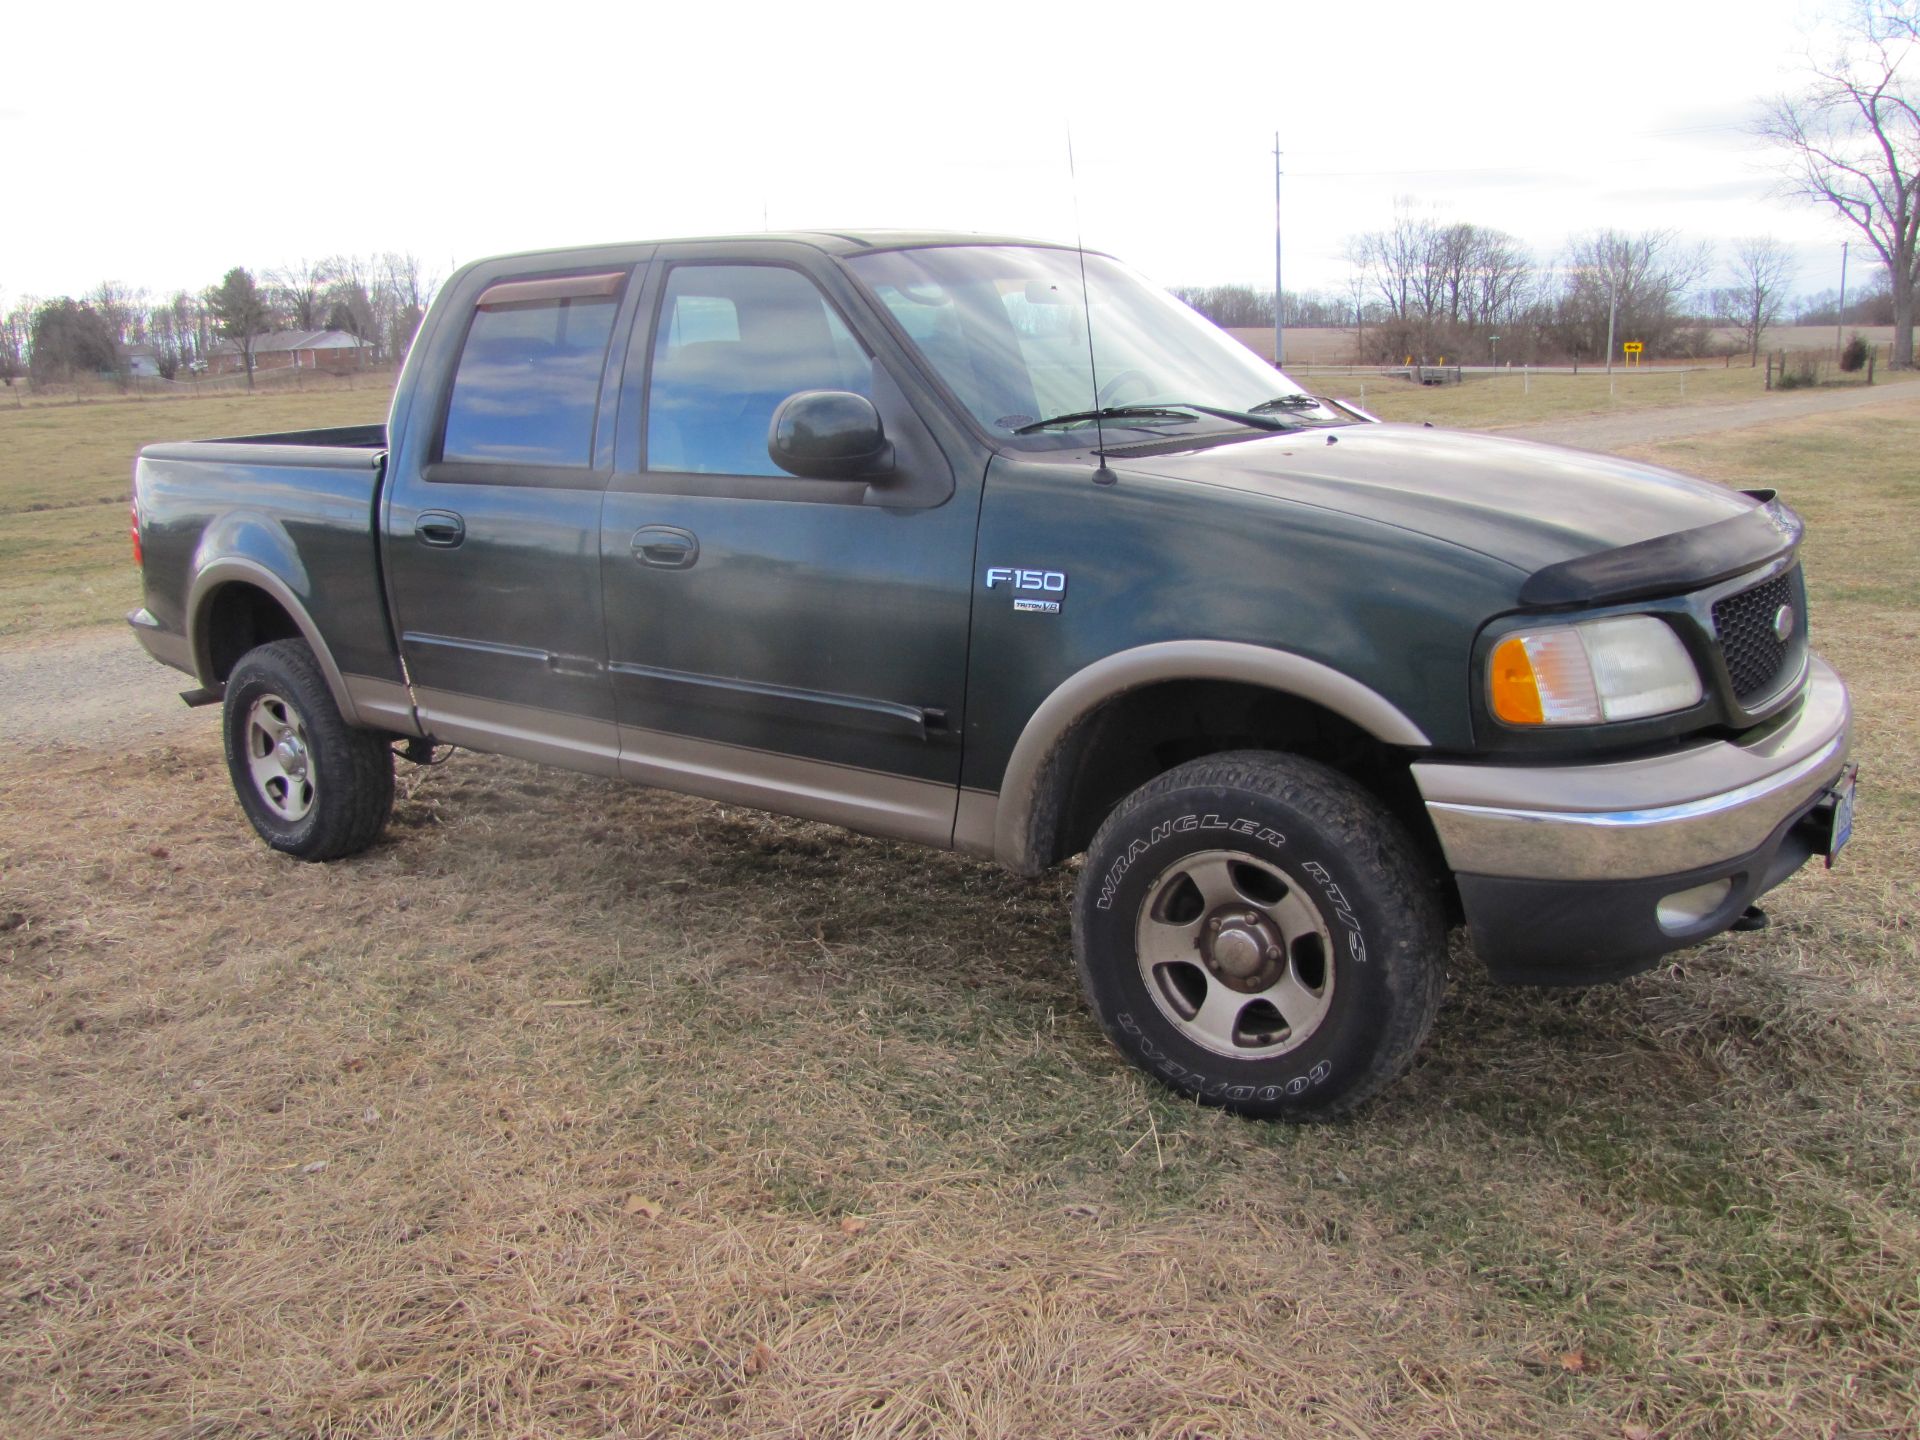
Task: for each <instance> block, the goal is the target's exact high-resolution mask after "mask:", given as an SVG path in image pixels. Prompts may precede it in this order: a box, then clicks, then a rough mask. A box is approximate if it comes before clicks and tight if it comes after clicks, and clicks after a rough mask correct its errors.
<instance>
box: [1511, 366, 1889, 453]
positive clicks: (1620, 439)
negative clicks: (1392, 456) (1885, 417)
mask: <svg viewBox="0 0 1920 1440" xmlns="http://www.w3.org/2000/svg"><path fill="white" fill-rule="evenodd" d="M1916 394H1920V390H1917V389H1915V388H1914V386H1913V384H1912V383H1911V382H1904V383H1895V384H1891V385H1874V386H1871V387H1865V386H1863V387H1862V388H1861V389H1858V390H1804V391H1794V390H1789V391H1785V392H1779V393H1775V394H1772V395H1769V396H1767V397H1766V398H1765V399H1763V400H1745V401H1742V402H1740V403H1739V404H1737V405H1698V406H1684V405H1683V406H1679V407H1677V408H1675V409H1672V410H1633V411H1629V412H1628V413H1627V414H1625V415H1589V416H1586V417H1585V418H1583V419H1579V420H1544V421H1541V422H1540V423H1538V424H1535V425H1508V426H1502V427H1501V428H1500V429H1499V430H1497V431H1496V432H1495V433H1497V434H1500V435H1513V436H1516V437H1518V438H1519V439H1522V440H1544V441H1546V442H1547V443H1548V444H1550V445H1572V446H1574V447H1576V448H1578V449H1581V450H1625V449H1627V448H1628V447H1629V446H1633V445H1651V444H1654V443H1656V442H1658V441H1661V440H1679V439H1683V438H1685V437H1687V436H1689V435H1706V434H1709V433H1711V432H1713V431H1716V430H1740V429H1744V428H1745V427H1746V426H1748V425H1765V424H1769V423H1771V422H1772V421H1775V420H1793V419H1798V418H1800V417H1801V416H1803V415H1824V414H1826V413H1827V412H1829V411H1832V410H1863V409H1869V408H1871V407H1873V406H1876V405H1889V404H1894V403H1897V402H1899V401H1902V400H1907V399H1910V398H1912V397H1913V396H1914V395H1916Z"/></svg>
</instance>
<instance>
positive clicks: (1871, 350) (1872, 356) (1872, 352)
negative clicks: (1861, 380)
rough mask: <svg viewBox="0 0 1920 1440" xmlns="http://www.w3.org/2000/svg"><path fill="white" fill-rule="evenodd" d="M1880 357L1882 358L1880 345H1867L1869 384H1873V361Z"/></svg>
mask: <svg viewBox="0 0 1920 1440" xmlns="http://www.w3.org/2000/svg"><path fill="white" fill-rule="evenodd" d="M1879 358H1880V347H1879V346H1878V345H1870V346H1868V347H1867V384H1869V385H1871V384H1873V362H1874V361H1875V360H1877V359H1879Z"/></svg>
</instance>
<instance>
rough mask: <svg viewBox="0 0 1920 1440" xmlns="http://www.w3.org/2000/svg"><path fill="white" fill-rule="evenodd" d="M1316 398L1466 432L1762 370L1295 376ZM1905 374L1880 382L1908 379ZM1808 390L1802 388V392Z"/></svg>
mask: <svg viewBox="0 0 1920 1440" xmlns="http://www.w3.org/2000/svg"><path fill="white" fill-rule="evenodd" d="M1296 378H1297V379H1298V380H1299V382H1300V384H1301V385H1303V386H1305V387H1306V388H1307V389H1308V390H1310V391H1312V392H1313V393H1315V394H1317V395H1334V396H1338V397H1339V398H1342V399H1349V400H1356V401H1359V402H1360V403H1361V404H1362V405H1364V406H1365V407H1366V408H1367V409H1368V410H1370V411H1372V412H1373V413H1374V414H1376V415H1378V416H1380V417H1381V418H1382V419H1383V420H1406V421H1412V422H1416V423H1417V422H1420V421H1431V422H1432V423H1433V424H1435V425H1451V426H1456V427H1459V428H1463V429H1469V430H1477V429H1493V428H1497V427H1504V426H1510V425H1526V424H1530V423H1534V422H1537V421H1544V420H1566V419H1572V418H1574V417H1576V416H1583V415H1613V414H1624V413H1627V412H1629V411H1635V410H1654V409H1659V410H1666V409H1673V408H1676V407H1681V406H1701V405H1733V404H1738V403H1740V402H1741V401H1746V400H1759V399H1762V398H1763V397H1764V396H1765V395H1766V389H1765V379H1766V375H1765V372H1764V371H1761V370H1748V369H1745V368H1737V369H1732V370H1715V369H1709V370H1693V371H1687V370H1655V369H1646V370H1639V371H1626V370H1616V371H1615V372H1614V374H1613V375H1612V376H1608V375H1607V374H1606V373H1605V372H1596V373H1589V372H1588V371H1585V370H1583V371H1581V372H1580V373H1579V374H1578V375H1526V374H1523V373H1522V372H1520V371H1517V370H1516V371H1514V372H1512V373H1511V374H1500V375H1473V376H1469V377H1468V378H1467V379H1466V380H1465V381H1464V382H1463V383H1461V384H1459V385H1415V384H1413V383H1412V382H1411V381H1408V380H1402V379H1396V378H1389V377H1385V376H1378V375H1376V376H1364V377H1363V376H1358V375H1346V374H1338V375H1336V374H1318V375H1316V374H1314V373H1312V372H1310V371H1309V372H1306V373H1303V374H1301V375H1299V376H1297V377H1296ZM1917 379H1920V375H1916V374H1914V373H1913V372H1908V373H1906V374H1903V375H1895V376H1893V377H1892V378H1891V379H1889V378H1887V377H1882V379H1881V383H1882V384H1912V383H1914V382H1915V381H1916V380H1917ZM1801 393H1805V392H1801Z"/></svg>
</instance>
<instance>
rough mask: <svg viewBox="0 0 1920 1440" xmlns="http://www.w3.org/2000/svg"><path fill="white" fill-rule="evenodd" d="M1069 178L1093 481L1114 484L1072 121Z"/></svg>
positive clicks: (1068, 123)
mask: <svg viewBox="0 0 1920 1440" xmlns="http://www.w3.org/2000/svg"><path fill="white" fill-rule="evenodd" d="M1067 180H1068V182H1069V188H1070V189H1071V190H1072V192H1073V249H1074V253H1075V254H1077V255H1078V256H1079V257H1080V312H1081V313H1082V314H1083V315H1085V316H1086V317H1087V376H1088V378H1089V379H1090V380H1092V381H1093V435H1094V453H1095V454H1096V455H1098V456H1099V457H1100V467H1099V469H1097V470H1095V471H1094V472H1093V483H1094V484H1096V485H1111V484H1113V481H1114V474H1113V471H1111V470H1109V469H1108V468H1107V427H1106V426H1105V425H1104V424H1102V423H1101V420H1100V365H1099V362H1098V361H1096V360H1095V359H1094V357H1093V298H1092V296H1091V295H1090V294H1089V292H1088V290H1087V247H1086V243H1085V241H1084V240H1083V239H1082V238H1081V234H1080V172H1079V171H1078V170H1076V169H1075V168H1074V164H1073V122H1071V121H1069V122H1067Z"/></svg>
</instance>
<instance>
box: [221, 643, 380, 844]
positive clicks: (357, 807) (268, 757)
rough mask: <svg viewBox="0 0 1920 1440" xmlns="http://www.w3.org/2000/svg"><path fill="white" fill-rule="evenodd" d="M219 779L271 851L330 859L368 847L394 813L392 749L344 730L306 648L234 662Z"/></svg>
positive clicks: (271, 649) (290, 646)
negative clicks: (226, 779)
mask: <svg viewBox="0 0 1920 1440" xmlns="http://www.w3.org/2000/svg"><path fill="white" fill-rule="evenodd" d="M222 728H223V730H224V732H225V735H226V748H227V773H228V774H229V775H230V776H231V777H232V780H233V789H234V793H235V794H236V795H238V796H239V797H240V808H241V809H242V810H244V811H246V814H247V819H248V820H249V821H251V822H252V824H253V828H254V829H255V830H256V831H257V832H259V835H260V838H261V839H262V840H265V841H266V842H267V844H269V845H271V846H272V847H273V848H274V849H276V850H284V851H285V852H286V853H287V854H289V855H294V856H297V857H298V858H300V859H302V860H337V859H339V858H340V857H341V856H343V855H352V854H355V853H357V852H358V851H361V850H364V849H366V848H367V846H369V845H371V844H372V843H373V842H374V840H375V838H376V837H378V835H379V834H380V831H381V829H382V828H383V827H384V826H385V825H386V823H387V816H388V814H389V813H391V811H392V809H393V750H392V742H391V741H390V739H389V738H388V737H387V736H386V735H383V734H380V733H378V732H376V731H372V730H356V729H354V728H353V727H352V726H350V725H348V724H347V722H346V720H345V718H343V717H342V716H341V714H340V710H339V707H338V706H336V705H335V704H334V703H333V694H332V692H331V691H329V690H328V689H327V681H326V677H325V676H324V675H323V674H322V673H321V671H320V663H319V661H317V660H315V659H314V657H313V651H312V650H311V649H310V648H308V646H307V643H306V642H305V641H304V640H276V641H274V642H273V643H272V644H270V645H261V646H259V647H257V648H255V649H252V650H249V651H248V652H247V653H246V654H245V655H242V656H241V657H240V660H239V663H237V664H236V665H235V666H234V667H233V673H232V674H230V675H229V676H228V677H227V690H226V697H225V710H224V723H223V727H222Z"/></svg>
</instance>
